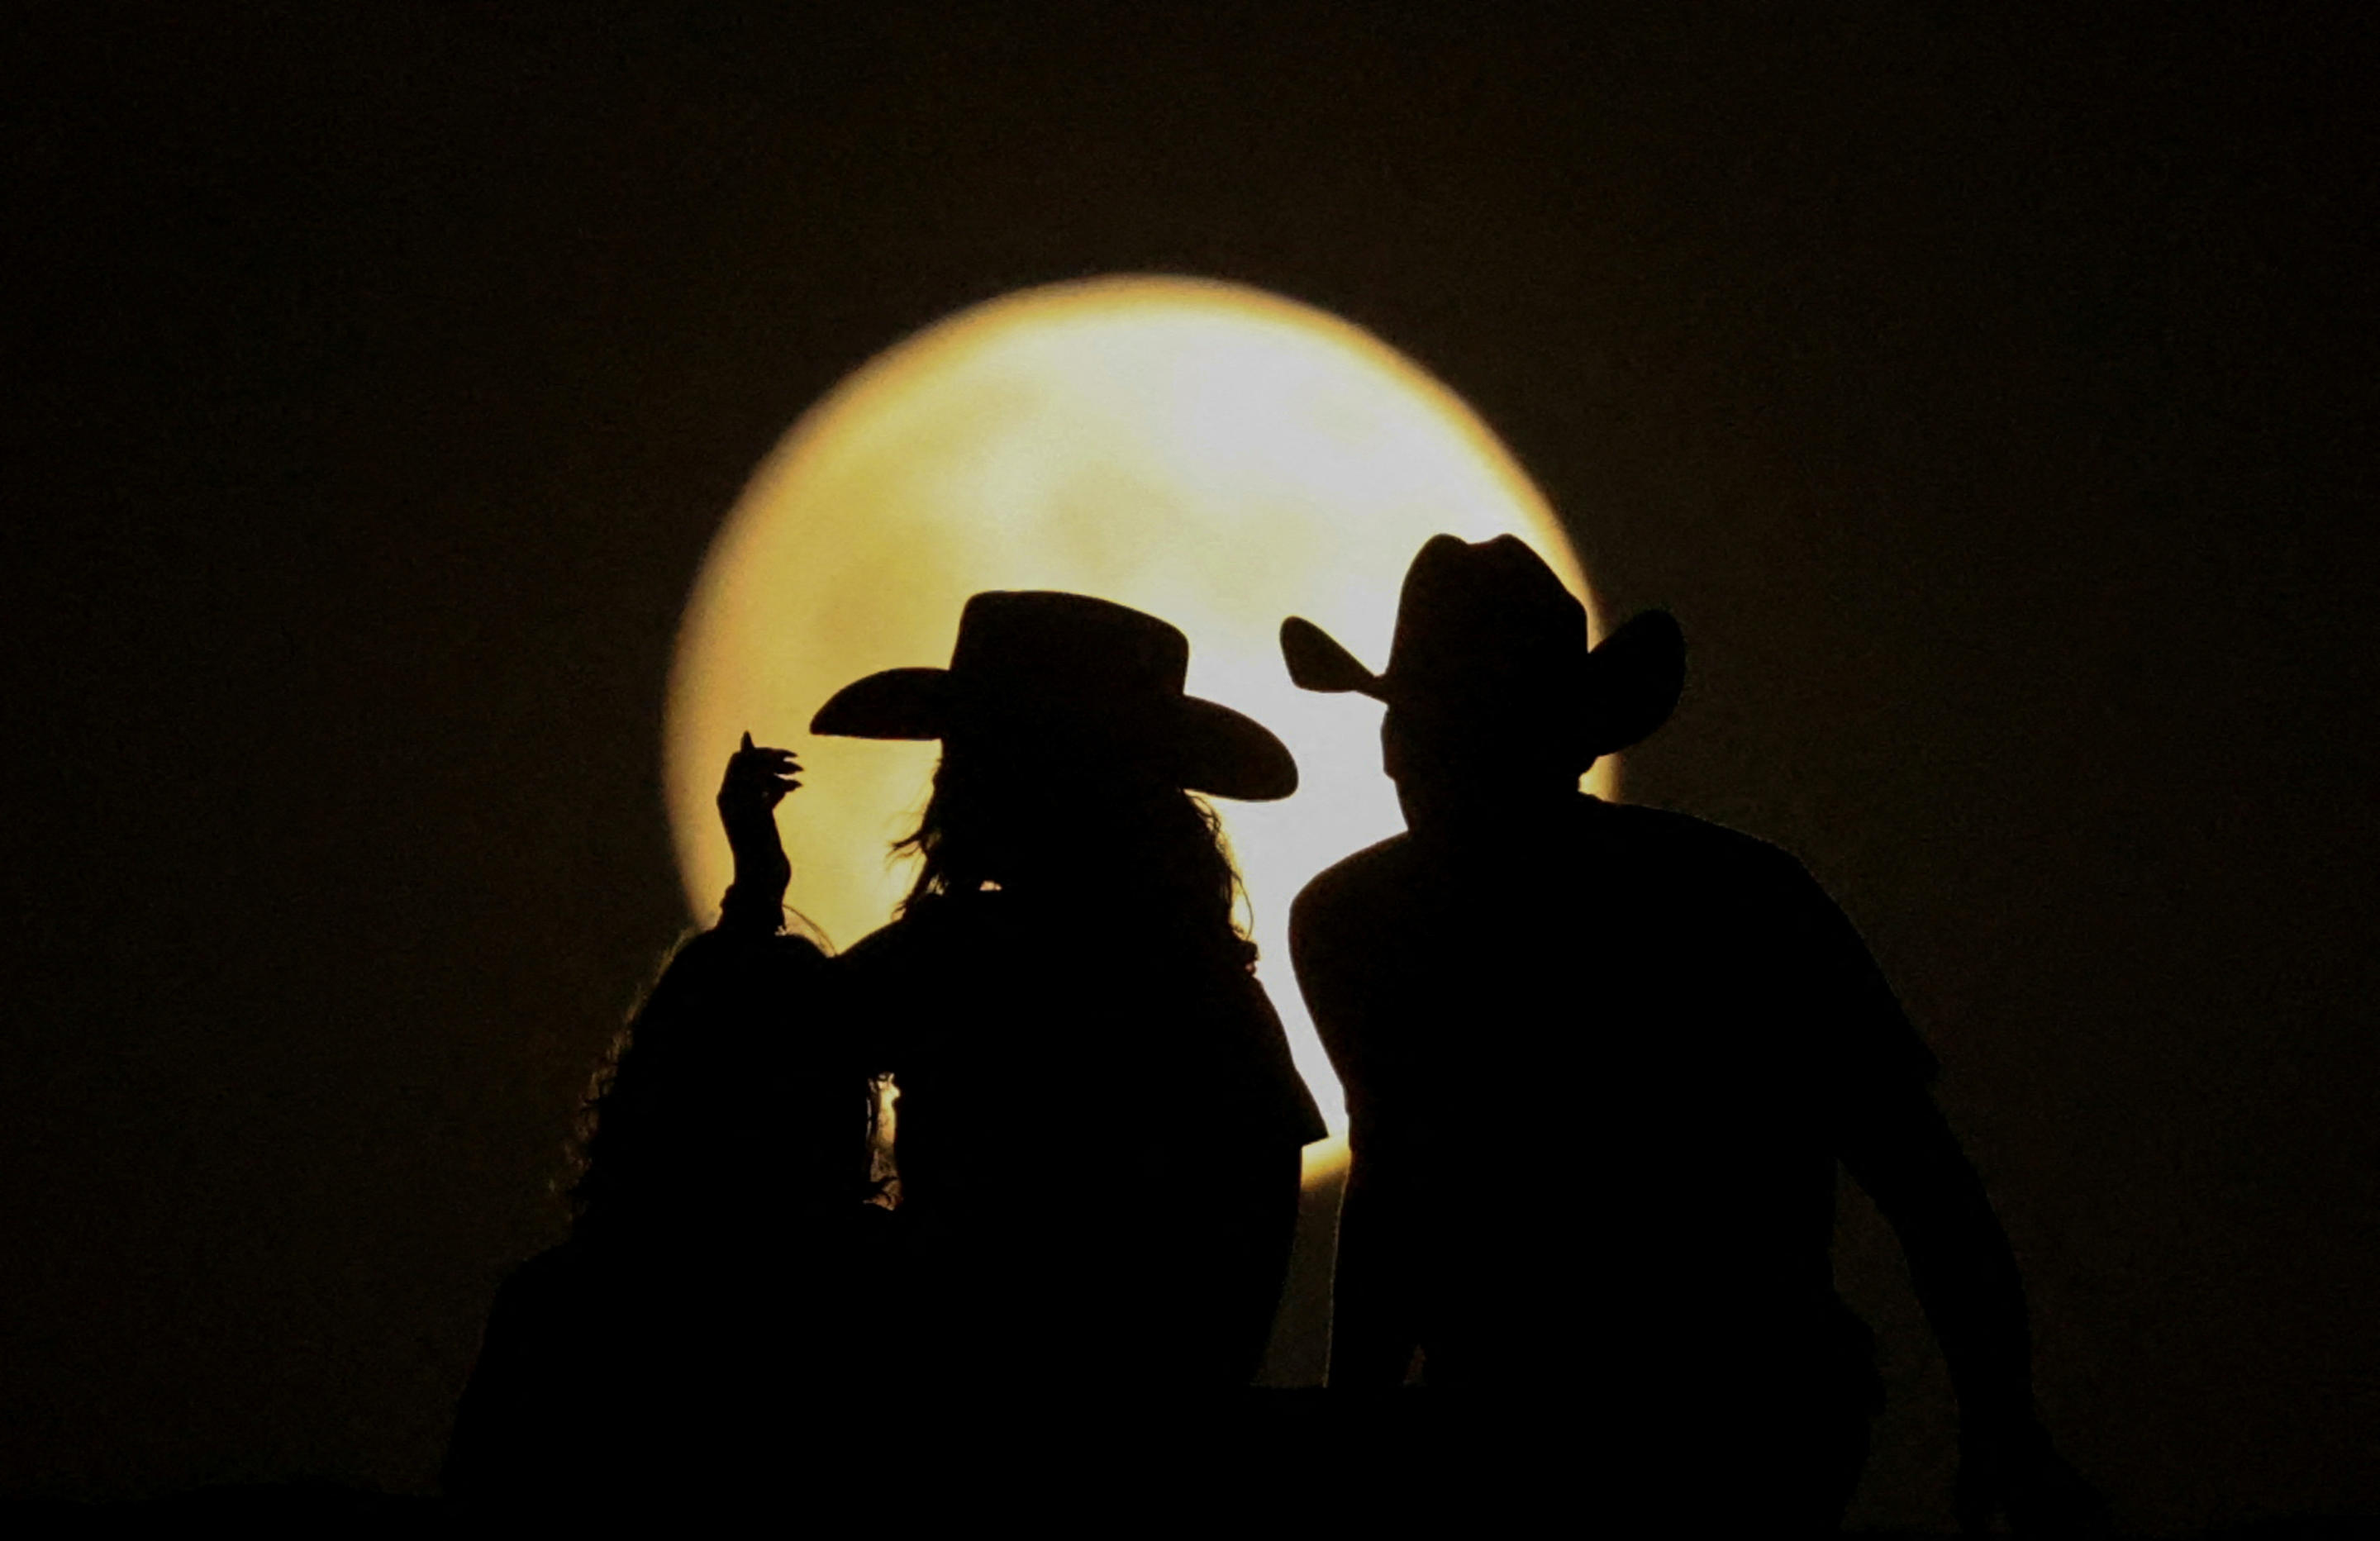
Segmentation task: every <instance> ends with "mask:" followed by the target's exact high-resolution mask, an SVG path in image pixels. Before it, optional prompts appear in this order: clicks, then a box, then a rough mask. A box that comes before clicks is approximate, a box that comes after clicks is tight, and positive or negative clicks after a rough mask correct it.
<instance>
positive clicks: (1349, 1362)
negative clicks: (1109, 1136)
mask: <svg viewBox="0 0 2380 1541" xmlns="http://www.w3.org/2000/svg"><path fill="white" fill-rule="evenodd" d="M1360 929H1361V928H1360V927H1356V926H1353V925H1351V924H1350V923H1349V922H1348V920H1347V918H1346V916H1344V914H1343V913H1342V910H1341V907H1340V906H1338V905H1334V904H1331V903H1330V899H1329V897H1328V896H1327V895H1325V894H1323V893H1320V892H1317V891H1316V890H1313V889H1309V890H1307V892H1305V893H1302V894H1300V895H1299V896H1298V900H1297V903H1296V904H1294V905H1293V906H1292V908H1291V910H1290V920H1289V949H1290V962H1291V965H1293V967H1294V969H1295V970H1296V973H1297V985H1298V989H1299V990H1300V992H1301V993H1303V994H1304V996H1305V1005H1306V1010H1307V1011H1308V1012H1309V1013H1312V1015H1313V1017H1314V1025H1315V1029H1316V1031H1317V1032H1318V1034H1319V1035H1320V1037H1321V1038H1322V1047H1323V1049H1324V1050H1326V1051H1327V1052H1328V1053H1329V1054H1330V1067H1331V1069H1332V1070H1333V1071H1334V1072H1335V1073H1336V1074H1338V1077H1339V1082H1340V1085H1341V1086H1342V1087H1343V1088H1345V1091H1346V1096H1347V1104H1348V1109H1349V1111H1350V1112H1351V1114H1353V1115H1354V1119H1353V1123H1354V1127H1353V1130H1352V1131H1351V1134H1350V1135H1349V1141H1348V1152H1349V1164H1348V1171H1347V1189H1346V1193H1345V1195H1344V1196H1343V1197H1342V1199H1341V1201H1340V1206H1339V1244H1338V1252H1337V1256H1336V1260H1335V1261H1334V1263H1333V1265H1332V1268H1331V1274H1330V1362H1329V1366H1328V1368H1327V1370H1326V1372H1325V1375H1324V1379H1325V1382H1326V1384H1328V1385H1330V1386H1331V1387H1334V1388H1340V1389H1390V1388H1394V1387H1398V1386H1402V1385H1403V1384H1404V1379H1405V1371H1406V1369H1407V1367H1408V1366H1409V1365H1411V1364H1412V1363H1413V1355H1414V1350H1415V1347H1416V1345H1417V1344H1418V1343H1419V1342H1420V1340H1421V1319H1420V1311H1419V1303H1418V1299H1417V1296H1416V1291H1417V1288H1418V1286H1417V1280H1416V1274H1415V1268H1414V1267H1413V1264H1414V1259H1413V1258H1411V1257H1409V1256H1406V1250H1407V1244H1406V1241H1405V1238H1406V1236H1407V1234H1408V1232H1409V1231H1410V1229H1411V1227H1410V1223H1409V1220H1408V1209H1409V1205H1408V1203H1407V1200H1406V1195H1405V1193H1404V1191H1403V1187H1404V1184H1403V1181H1402V1178H1403V1174H1402V1173H1401V1172H1400V1171H1399V1170H1398V1168H1399V1165H1400V1163H1399V1162H1398V1160H1397V1159H1396V1153H1395V1150H1394V1148H1393V1147H1391V1146H1389V1145H1388V1144H1386V1143H1385V1142H1384V1141H1383V1139H1382V1138H1381V1137H1380V1136H1379V1135H1378V1131H1377V1130H1374V1129H1371V1128H1368V1127H1367V1126H1366V1122H1367V1121H1366V1120H1365V1118H1364V1117H1363V1113H1364V1110H1365V1099H1366V1094H1367V1092H1368V1091H1369V1089H1370V1087H1369V1083H1368V1079H1367V1077H1366V1065H1365V1060H1364V1052H1363V1050H1364V1044H1365V1039H1366V1035H1367V1033H1368V1032H1369V1031H1370V1030H1371V1028H1370V1026H1369V1025H1368V1023H1367V1021H1366V1019H1367V1017H1368V1016H1369V1015H1370V1014H1371V1013H1370V1011H1369V1009H1368V1005H1367V1000H1366V997H1367V991H1366V982H1367V977H1368V975H1369V971H1368V970H1367V969H1366V960H1365V954H1364V948H1363V946H1362V938H1361V937H1360V936H1359V935H1356V934H1354V933H1356V932H1358V931H1360Z"/></svg>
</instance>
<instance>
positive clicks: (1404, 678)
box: [1386, 535, 1587, 698]
mask: <svg viewBox="0 0 2380 1541" xmlns="http://www.w3.org/2000/svg"><path fill="white" fill-rule="evenodd" d="M1586 659H1587V639H1586V607H1585V605H1583V604H1581V603H1580V602H1579V601H1578V599H1577V597H1576V596H1575V595H1573V593H1571V591H1570V590H1569V589H1568V588H1564V587H1563V586H1562V581H1561V579H1560V577H1558V576H1555V574H1554V570H1553V569H1552V568H1551V567H1549V566H1548V565H1547V564H1546V561H1545V559H1544V558H1543V557H1541V556H1539V555H1538V554H1537V553H1536V552H1534V551H1532V550H1530V549H1529V547H1528V546H1527V545H1526V544H1525V543H1524V542H1523V541H1522V540H1519V539H1518V538H1516V537H1514V536H1511V535H1500V536H1498V537H1496V538H1495V539H1494V540H1484V541H1481V542H1480V543H1478V544H1477V545H1471V544H1468V543H1466V542H1464V541H1463V540H1457V539H1456V538H1455V537H1453V536H1451V535H1439V536H1433V537H1431V538H1430V540H1429V542H1428V543H1427V545H1425V546H1423V547H1422V549H1421V551H1420V552H1418V553H1416V554H1415V557H1414V560H1413V565H1412V566H1410V567H1408V568H1407V569H1406V570H1405V582H1404V589H1403V593H1402V594H1401V595H1400V596H1399V598H1398V601H1397V629H1396V636H1395V638H1394V640H1393V641H1391V642H1390V645H1389V666H1388V669H1387V671H1386V676H1387V683H1388V685H1389V687H1390V691H1391V693H1392V694H1396V695H1404V696H1412V695H1415V694H1427V695H1435V696H1457V697H1466V698H1477V697H1480V696H1483V695H1495V694H1500V693H1501V689H1502V688H1504V687H1509V688H1511V689H1512V690H1515V691H1532V690H1536V689H1539V688H1543V687H1545V686H1548V685H1555V684H1558V683H1560V678H1561V677H1562V676H1568V675H1574V674H1576V673H1578V672H1579V671H1580V670H1582V669H1583V668H1585V664H1586Z"/></svg>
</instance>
